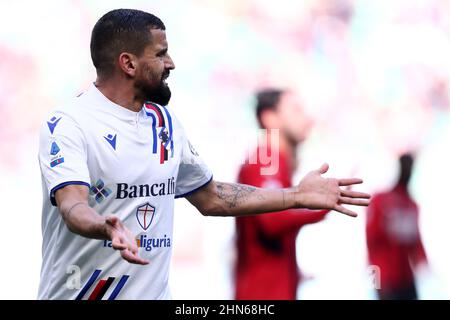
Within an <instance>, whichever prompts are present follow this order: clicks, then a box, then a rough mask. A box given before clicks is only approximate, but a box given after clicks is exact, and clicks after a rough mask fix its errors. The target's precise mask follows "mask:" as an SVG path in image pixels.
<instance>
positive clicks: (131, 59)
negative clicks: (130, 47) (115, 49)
mask: <svg viewBox="0 0 450 320" xmlns="http://www.w3.org/2000/svg"><path fill="white" fill-rule="evenodd" d="M137 64H138V62H137V59H136V56H135V55H134V54H131V53H128V52H122V53H121V54H120V55H119V68H120V69H121V70H122V71H123V72H124V73H125V74H126V75H128V76H130V77H134V76H135V75H136V67H137Z"/></svg>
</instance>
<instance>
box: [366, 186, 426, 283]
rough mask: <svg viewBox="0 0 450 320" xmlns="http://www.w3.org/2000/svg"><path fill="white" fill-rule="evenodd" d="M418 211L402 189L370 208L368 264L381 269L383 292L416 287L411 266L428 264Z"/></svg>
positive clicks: (377, 197)
mask: <svg viewBox="0 0 450 320" xmlns="http://www.w3.org/2000/svg"><path fill="white" fill-rule="evenodd" d="M418 220H419V210H418V207H417V204H416V203H415V202H414V201H413V200H412V199H411V197H410V196H409V193H408V191H407V190H406V188H405V187H403V186H397V187H395V188H394V189H393V190H392V191H389V192H386V193H381V194H377V195H375V196H374V197H373V199H372V201H371V204H370V206H369V207H368V214H367V224H366V235H367V237H366V238H367V248H368V254H369V262H370V264H372V265H376V266H378V267H379V268H380V281H381V289H380V291H385V292H389V291H395V290H399V289H400V290H401V289H403V288H405V287H408V286H410V285H411V284H413V283H414V274H413V268H412V266H414V265H416V264H417V263H419V262H421V261H426V255H425V250H424V248H423V245H422V241H421V237H420V232H419V224H418Z"/></svg>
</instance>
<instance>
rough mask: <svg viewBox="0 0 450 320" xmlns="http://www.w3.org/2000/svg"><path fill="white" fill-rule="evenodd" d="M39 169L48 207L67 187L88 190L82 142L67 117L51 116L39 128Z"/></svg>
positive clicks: (86, 167)
mask: <svg viewBox="0 0 450 320" xmlns="http://www.w3.org/2000/svg"><path fill="white" fill-rule="evenodd" d="M39 165H40V168H41V173H42V177H43V181H44V182H45V185H46V187H47V191H48V195H49V197H50V201H51V203H52V205H54V206H56V201H55V192H56V191H57V190H58V189H60V188H62V187H64V186H67V185H70V184H75V185H86V186H88V187H89V186H90V177H89V170H88V166H87V148H86V140H85V138H84V135H83V133H82V131H81V128H80V126H79V125H78V124H77V123H76V122H75V121H74V120H73V119H72V118H71V117H70V116H68V115H67V114H65V113H63V112H53V113H52V114H51V115H50V117H49V120H47V121H45V123H44V124H43V126H42V128H41V132H40V138H39Z"/></svg>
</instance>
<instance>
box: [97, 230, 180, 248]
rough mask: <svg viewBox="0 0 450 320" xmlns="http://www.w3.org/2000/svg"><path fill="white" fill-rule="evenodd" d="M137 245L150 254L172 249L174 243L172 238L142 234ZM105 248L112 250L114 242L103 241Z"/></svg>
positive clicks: (137, 239) (137, 240)
mask: <svg viewBox="0 0 450 320" xmlns="http://www.w3.org/2000/svg"><path fill="white" fill-rule="evenodd" d="M136 245H137V246H138V247H139V248H143V249H144V250H145V251H147V252H150V251H152V250H156V249H159V248H170V247H171V246H172V243H171V239H170V237H168V236H167V235H164V236H163V237H154V238H150V237H148V236H147V235H146V234H141V235H140V236H139V237H137V238H136ZM103 247H104V248H112V242H111V241H110V240H103Z"/></svg>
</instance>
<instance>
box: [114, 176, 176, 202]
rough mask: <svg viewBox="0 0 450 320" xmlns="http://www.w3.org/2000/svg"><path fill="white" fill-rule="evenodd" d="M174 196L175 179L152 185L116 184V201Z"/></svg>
mask: <svg viewBox="0 0 450 320" xmlns="http://www.w3.org/2000/svg"><path fill="white" fill-rule="evenodd" d="M171 194H175V178H174V177H172V178H169V179H167V181H166V182H161V183H154V184H151V185H150V184H140V185H128V184H127V183H118V184H117V193H116V199H127V198H130V199H131V198H144V197H150V196H153V197H156V196H165V195H171Z"/></svg>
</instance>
